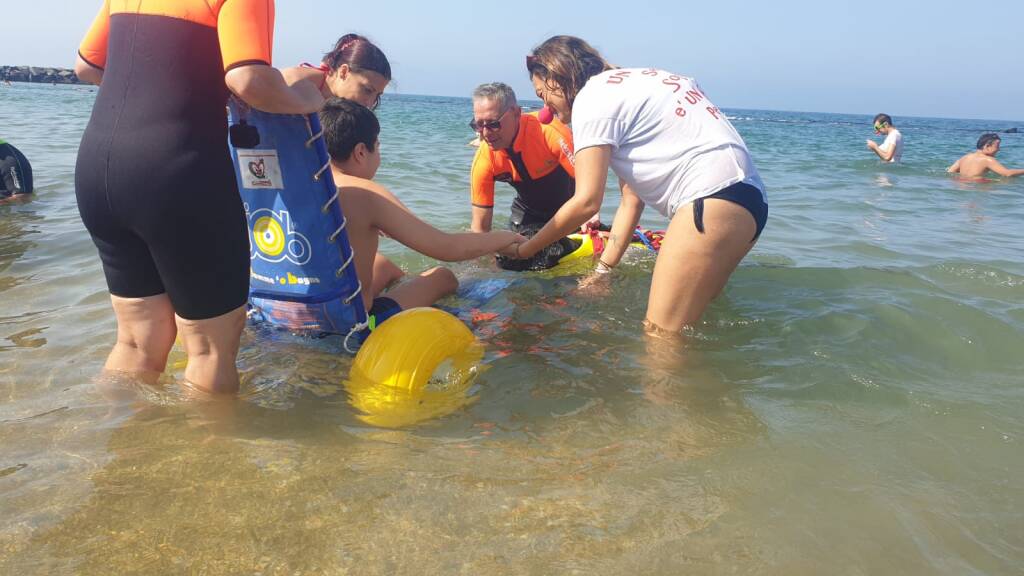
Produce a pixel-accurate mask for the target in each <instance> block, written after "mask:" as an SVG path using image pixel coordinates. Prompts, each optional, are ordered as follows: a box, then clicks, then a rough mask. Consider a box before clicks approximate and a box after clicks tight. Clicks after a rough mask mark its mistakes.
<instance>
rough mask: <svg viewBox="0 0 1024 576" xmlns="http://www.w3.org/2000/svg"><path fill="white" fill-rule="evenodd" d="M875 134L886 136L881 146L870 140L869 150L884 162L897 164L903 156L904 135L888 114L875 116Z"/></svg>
mask: <svg viewBox="0 0 1024 576" xmlns="http://www.w3.org/2000/svg"><path fill="white" fill-rule="evenodd" d="M875 134H878V135H885V140H884V141H883V142H882V144H881V145H879V144H878V142H875V141H874V140H870V139H869V140H868V150H871V151H872V152H874V153H875V154H877V155H878V157H879V158H881V159H882V161H883V162H889V163H895V162H899V161H900V157H902V156H903V134H901V133H900V131H899V130H897V129H896V127H895V126H893V124H892V118H891V117H890V116H889V115H888V114H879V115H878V116H875Z"/></svg>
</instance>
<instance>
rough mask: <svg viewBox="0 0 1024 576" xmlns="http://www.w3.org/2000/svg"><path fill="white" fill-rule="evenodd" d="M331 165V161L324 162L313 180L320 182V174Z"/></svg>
mask: <svg viewBox="0 0 1024 576" xmlns="http://www.w3.org/2000/svg"><path fill="white" fill-rule="evenodd" d="M330 167H331V163H330V162H328V163H326V164H324V165H323V166H321V167H320V169H319V170H317V171H316V174H313V182H319V181H320V176H322V175H323V173H324V171H325V170H327V169H328V168H330Z"/></svg>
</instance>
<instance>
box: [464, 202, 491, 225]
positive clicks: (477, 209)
mask: <svg viewBox="0 0 1024 576" xmlns="http://www.w3.org/2000/svg"><path fill="white" fill-rule="evenodd" d="M493 218H494V208H493V207H490V208H488V207H486V206H477V205H475V204H474V205H473V220H472V222H471V223H470V226H469V229H470V230H472V231H473V232H490V231H491V223H492V220H493Z"/></svg>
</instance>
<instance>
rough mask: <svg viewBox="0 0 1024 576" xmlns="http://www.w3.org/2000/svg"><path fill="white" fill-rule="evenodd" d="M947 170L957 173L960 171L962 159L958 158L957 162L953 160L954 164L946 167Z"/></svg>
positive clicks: (950, 172)
mask: <svg viewBox="0 0 1024 576" xmlns="http://www.w3.org/2000/svg"><path fill="white" fill-rule="evenodd" d="M946 172H947V173H949V174H956V173H958V172H960V160H957V161H956V162H953V165H952V166H950V167H949V168H946Z"/></svg>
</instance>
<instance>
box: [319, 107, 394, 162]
mask: <svg viewBox="0 0 1024 576" xmlns="http://www.w3.org/2000/svg"><path fill="white" fill-rule="evenodd" d="M320 124H321V125H322V126H323V129H324V143H325V144H327V153H328V154H329V155H330V156H331V160H334V161H335V162H343V161H345V160H348V159H349V157H350V156H352V150H354V149H355V147H356V144H359V143H360V142H362V143H363V144H365V145H366V149H367V150H369V151H370V152H373V149H374V147H375V146H376V144H377V136H378V135H380V122H378V121H377V117H376V116H374V114H373V112H372V111H370V109H369V108H367V107H366V106H363V105H362V104H359V103H358V102H353V101H351V100H346V99H344V98H331V99H329V100H328V101H327V103H326V104H324V107H323V110H321V111H320Z"/></svg>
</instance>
